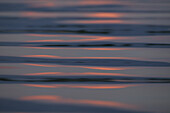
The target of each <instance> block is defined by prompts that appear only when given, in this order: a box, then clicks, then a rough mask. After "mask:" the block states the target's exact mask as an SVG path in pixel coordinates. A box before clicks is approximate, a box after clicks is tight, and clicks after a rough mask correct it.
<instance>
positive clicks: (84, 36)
mask: <svg viewBox="0 0 170 113" xmlns="http://www.w3.org/2000/svg"><path fill="white" fill-rule="evenodd" d="M26 35H28V36H36V37H73V38H74V37H75V38H95V39H97V38H106V39H129V37H122V36H121V37H118V36H117V37H115V36H114V37H113V36H94V35H72V34H69V35H68V34H57V35H56V34H55V35H54V34H26Z"/></svg>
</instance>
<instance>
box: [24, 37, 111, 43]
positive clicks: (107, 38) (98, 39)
mask: <svg viewBox="0 0 170 113" xmlns="http://www.w3.org/2000/svg"><path fill="white" fill-rule="evenodd" d="M111 39H113V38H111V37H101V38H96V39H79V40H29V41H26V42H81V41H100V40H111Z"/></svg>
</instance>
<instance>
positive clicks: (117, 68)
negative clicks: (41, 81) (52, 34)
mask: <svg viewBox="0 0 170 113" xmlns="http://www.w3.org/2000/svg"><path fill="white" fill-rule="evenodd" d="M23 64H24V65H30V66H40V67H75V68H87V69H97V70H126V69H135V68H136V67H97V66H93V67H92V66H91V67H90V66H71V65H47V64H32V63H23Z"/></svg>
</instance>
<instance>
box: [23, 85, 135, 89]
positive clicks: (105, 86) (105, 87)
mask: <svg viewBox="0 0 170 113" xmlns="http://www.w3.org/2000/svg"><path fill="white" fill-rule="evenodd" d="M24 86H29V87H41V88H83V89H121V88H127V87H135V86H138V85H132V84H130V85H126V84H114V85H111V84H109V85H107V84H100V85H93V84H90V85H89V84H88V85H86V84H84V85H83V84H75V85H74V84H51V85H41V84H24Z"/></svg>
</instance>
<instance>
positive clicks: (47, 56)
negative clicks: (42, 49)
mask: <svg viewBox="0 0 170 113" xmlns="http://www.w3.org/2000/svg"><path fill="white" fill-rule="evenodd" d="M23 57H45V58H62V57H60V56H54V55H24V56H23Z"/></svg>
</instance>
